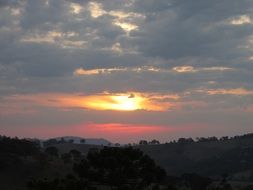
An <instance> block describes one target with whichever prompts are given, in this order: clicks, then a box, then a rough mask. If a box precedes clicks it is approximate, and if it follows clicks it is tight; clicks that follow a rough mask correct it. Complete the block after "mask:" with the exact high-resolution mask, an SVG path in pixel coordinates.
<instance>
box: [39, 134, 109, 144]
mask: <svg viewBox="0 0 253 190" xmlns="http://www.w3.org/2000/svg"><path fill="white" fill-rule="evenodd" d="M43 142H44V145H46V146H47V145H48V144H50V145H53V144H64V143H73V144H86V145H103V146H108V145H110V144H112V143H111V142H110V141H108V140H106V139H103V138H82V137H75V136H64V137H56V138H51V139H48V140H45V141H43Z"/></svg>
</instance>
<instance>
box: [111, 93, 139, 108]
mask: <svg viewBox="0 0 253 190" xmlns="http://www.w3.org/2000/svg"><path fill="white" fill-rule="evenodd" d="M112 100H113V101H114V103H112V104H111V108H112V109H114V110H122V111H133V110H138V109H140V108H141V106H140V102H141V101H140V98H138V97H130V96H128V95H121V96H112Z"/></svg>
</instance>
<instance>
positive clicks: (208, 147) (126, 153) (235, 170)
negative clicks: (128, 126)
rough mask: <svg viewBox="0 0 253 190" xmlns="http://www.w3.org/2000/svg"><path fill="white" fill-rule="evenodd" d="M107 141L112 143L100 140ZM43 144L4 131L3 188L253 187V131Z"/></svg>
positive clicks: (216, 189)
mask: <svg viewBox="0 0 253 190" xmlns="http://www.w3.org/2000/svg"><path fill="white" fill-rule="evenodd" d="M90 142H93V143H94V144H92V143H90ZM101 142H107V143H109V144H107V145H104V144H100V145H98V143H101ZM41 145H42V144H41V142H40V141H39V140H36V139H32V140H26V139H17V138H9V137H5V136H1V137H0V150H1V151H0V155H1V156H0V178H1V180H2V182H1V187H0V188H1V189H3V190H9V189H17V190H18V189H20V190H21V189H24V190H26V189H27V190H37V189H39V190H42V189H46V190H58V189H59V190H60V189H66V190H68V189H74V190H75V189H76V190H81V189H98V190H99V189H101V190H104V189H105V190H106V189H129V190H131V189H164V190H167V189H168V190H170V189H171V190H176V189H178V190H181V189H185V188H187V189H191V190H203V189H213V190H227V189H235V190H237V189H238V190H250V189H251V188H252V187H253V163H252V159H253V134H246V135H243V136H236V137H232V138H229V137H222V138H220V139H218V138H216V137H208V138H204V137H201V138H198V139H196V140H193V139H191V138H180V139H178V140H177V141H173V142H167V143H165V144H160V143H159V141H157V140H152V141H150V142H148V141H146V140H140V142H139V143H136V144H127V145H119V144H113V143H111V142H109V141H106V140H104V139H102V140H101V139H89V140H88V139H87V141H86V139H85V138H80V137H60V138H54V139H49V140H45V141H43V145H42V146H41ZM146 155H147V156H146ZM153 160H154V161H153Z"/></svg>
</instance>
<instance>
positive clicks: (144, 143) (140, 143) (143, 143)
mask: <svg viewBox="0 0 253 190" xmlns="http://www.w3.org/2000/svg"><path fill="white" fill-rule="evenodd" d="M147 144H148V141H146V140H140V142H139V145H147Z"/></svg>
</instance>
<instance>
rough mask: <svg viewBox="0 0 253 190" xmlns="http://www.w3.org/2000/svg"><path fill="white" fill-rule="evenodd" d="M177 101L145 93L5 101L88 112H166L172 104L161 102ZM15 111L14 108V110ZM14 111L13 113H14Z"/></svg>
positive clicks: (22, 97) (43, 96)
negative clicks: (78, 109) (88, 110)
mask: <svg viewBox="0 0 253 190" xmlns="http://www.w3.org/2000/svg"><path fill="white" fill-rule="evenodd" d="M168 97H169V98H171V99H178V97H177V96H173V95H172V96H168V95H166V96H161V95H157V94H145V93H137V92H136V93H132V92H129V93H116V94H114V93H108V92H104V93H101V94H93V95H85V94H84V95H83V94H50V93H46V94H35V95H29V94H28V95H16V96H11V97H8V98H7V99H6V102H9V103H8V107H10V105H11V104H15V105H16V107H17V105H19V104H20V107H22V105H27V104H29V105H36V106H43V107H57V108H61V109H72V108H80V109H90V110H114V111H135V110H147V111H166V110H168V109H170V108H171V107H172V106H174V105H173V104H172V102H169V101H163V99H167V98H168ZM15 110H16V108H15ZM15 110H14V111H15Z"/></svg>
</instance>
